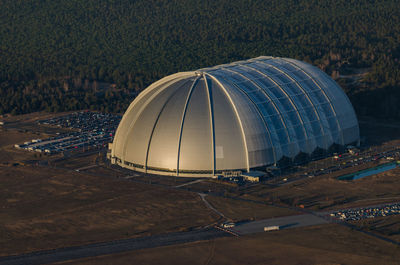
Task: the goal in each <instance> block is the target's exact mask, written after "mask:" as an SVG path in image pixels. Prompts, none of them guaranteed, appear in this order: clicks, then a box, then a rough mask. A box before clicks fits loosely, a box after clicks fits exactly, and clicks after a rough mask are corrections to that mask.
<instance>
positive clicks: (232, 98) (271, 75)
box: [110, 56, 359, 177]
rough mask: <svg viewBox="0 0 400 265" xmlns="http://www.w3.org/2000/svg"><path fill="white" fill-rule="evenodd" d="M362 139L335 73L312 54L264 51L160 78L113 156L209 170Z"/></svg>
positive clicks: (117, 160) (203, 173)
mask: <svg viewBox="0 0 400 265" xmlns="http://www.w3.org/2000/svg"><path fill="white" fill-rule="evenodd" d="M358 142H359V127H358V122H357V118H356V115H355V112H354V109H353V107H352V105H351V103H350V101H349V99H348V98H347V96H346V95H345V93H344V92H343V90H342V89H341V88H340V87H339V86H338V85H337V84H336V82H335V81H333V80H332V79H331V78H330V77H329V76H328V75H326V74H325V73H324V72H322V71H321V70H319V69H318V68H317V67H314V66H312V65H310V64H307V63H305V62H301V61H298V60H294V59H288V58H276V57H265V56H262V57H258V58H254V59H249V60H245V61H239V62H234V63H230V64H224V65H219V66H215V67H210V68H204V69H200V70H197V71H192V72H182V73H176V74H173V75H170V76H167V77H165V78H163V79H161V80H159V81H157V82H155V83H153V84H152V85H150V86H149V87H148V88H146V89H145V90H144V91H143V92H142V93H141V94H139V96H138V97H137V98H136V99H135V100H134V101H133V102H132V103H131V105H130V106H129V108H128V109H127V111H126V112H125V114H124V116H123V118H122V120H121V123H120V124H119V126H118V129H117V131H116V135H115V138H114V142H113V143H112V145H111V154H110V157H111V161H112V163H114V164H118V165H120V166H122V167H125V168H129V169H133V170H136V171H141V172H148V173H154V174H161V175H173V176H187V177H209V176H214V175H217V174H221V173H223V172H224V171H232V170H236V171H238V170H240V171H246V172H250V171H251V170H253V169H255V168H260V167H264V166H268V165H273V164H276V163H277V162H278V161H279V160H281V159H282V158H284V157H286V158H290V159H293V158H295V157H296V156H297V155H299V154H300V153H305V154H311V153H313V152H314V151H315V150H316V149H318V148H320V149H325V150H326V149H329V148H330V147H331V146H332V145H340V146H345V145H348V144H354V143H358Z"/></svg>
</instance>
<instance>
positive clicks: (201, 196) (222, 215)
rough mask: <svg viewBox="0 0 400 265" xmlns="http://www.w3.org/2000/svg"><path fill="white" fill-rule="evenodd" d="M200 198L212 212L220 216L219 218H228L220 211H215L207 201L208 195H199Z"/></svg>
mask: <svg viewBox="0 0 400 265" xmlns="http://www.w3.org/2000/svg"><path fill="white" fill-rule="evenodd" d="M198 194H199V196H200V198H201V199H202V201H203V202H204V204H205V205H206V206H207V207H208V208H209V209H211V210H212V211H214V212H215V213H216V214H218V215H219V216H221V217H222V218H226V217H225V215H224V214H223V213H221V212H220V211H218V210H217V209H215V208H214V207H213V206H212V205H211V204H210V203H209V202H208V201H207V200H206V198H205V197H206V196H207V194H204V193H200V192H199V193H198Z"/></svg>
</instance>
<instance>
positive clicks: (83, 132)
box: [14, 111, 121, 154]
mask: <svg viewBox="0 0 400 265" xmlns="http://www.w3.org/2000/svg"><path fill="white" fill-rule="evenodd" d="M120 120H121V116H120V115H113V114H105V113H98V112H90V111H79V112H74V113H71V114H68V115H64V116H59V117H56V118H52V119H47V120H39V121H38V122H37V123H38V125H42V126H51V127H60V128H66V129H71V132H68V133H63V134H58V135H57V136H55V137H50V138H46V139H32V140H31V141H29V142H25V143H23V144H16V145H15V146H14V147H15V148H17V149H24V150H28V151H33V152H38V153H46V154H56V153H60V152H65V151H74V150H90V149H96V148H101V147H104V146H106V145H107V143H109V142H112V140H113V137H114V134H115V131H116V129H117V127H118V124H119V122H120Z"/></svg>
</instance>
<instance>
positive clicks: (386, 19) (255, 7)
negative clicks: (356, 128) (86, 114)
mask: <svg viewBox="0 0 400 265" xmlns="http://www.w3.org/2000/svg"><path fill="white" fill-rule="evenodd" d="M260 55H271V56H284V57H291V58H297V59H300V60H305V61H307V62H310V63H312V64H314V65H317V66H318V67H320V68H321V69H323V70H324V71H326V72H327V73H328V74H329V75H331V76H332V77H334V78H335V79H337V81H338V82H339V83H340V84H341V85H342V87H343V88H344V89H345V91H346V93H347V94H348V95H349V97H350V99H351V100H352V102H353V104H354V106H355V108H356V111H357V113H358V115H373V116H383V117H390V118H400V67H399V59H400V8H399V3H398V1H396V0H335V1H333V0H332V1H331V0H287V1H281V0H229V1H228V0H203V1H193V0H168V1H167V0H103V1H94V0H40V1H37V0H0V114H3V113H11V114H20V113H28V112H33V111H38V110H46V111H54V112H56V111H65V110H75V109H84V108H91V109H97V110H101V111H107V112H123V111H124V110H125V108H126V107H127V106H128V104H129V103H130V102H131V101H132V100H133V98H134V97H135V95H137V93H138V92H140V91H141V90H142V89H144V88H145V87H146V86H148V85H149V84H151V83H152V82H154V81H156V80H158V79H160V78H161V77H163V76H165V75H168V74H171V73H174V72H177V71H185V70H193V69H197V68H201V67H206V66H212V65H216V64H221V63H227V62H231V61H236V60H240V59H247V58H251V57H257V56H260Z"/></svg>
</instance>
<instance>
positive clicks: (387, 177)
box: [246, 168, 400, 210]
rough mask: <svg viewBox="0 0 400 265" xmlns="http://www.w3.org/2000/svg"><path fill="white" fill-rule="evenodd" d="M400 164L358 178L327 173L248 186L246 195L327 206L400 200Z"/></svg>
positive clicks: (342, 206) (279, 201) (372, 203)
mask: <svg viewBox="0 0 400 265" xmlns="http://www.w3.org/2000/svg"><path fill="white" fill-rule="evenodd" d="M399 176H400V168H397V169H393V170H390V171H387V172H384V173H381V174H378V175H373V176H369V177H365V178H362V179H359V180H356V181H341V180H337V179H334V178H328V177H324V176H322V177H317V178H312V179H304V180H300V181H297V182H295V183H290V184H287V185H283V186H281V187H277V188H269V187H267V186H264V185H259V186H255V187H253V188H252V189H249V190H247V191H246V192H247V197H252V198H256V199H264V200H267V201H274V202H276V203H284V204H287V205H293V206H296V205H298V206H299V205H304V206H305V207H306V208H311V209H314V210H328V209H336V208H347V207H354V206H363V205H374V204H379V203H382V202H387V201H399V200H400V181H399Z"/></svg>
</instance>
